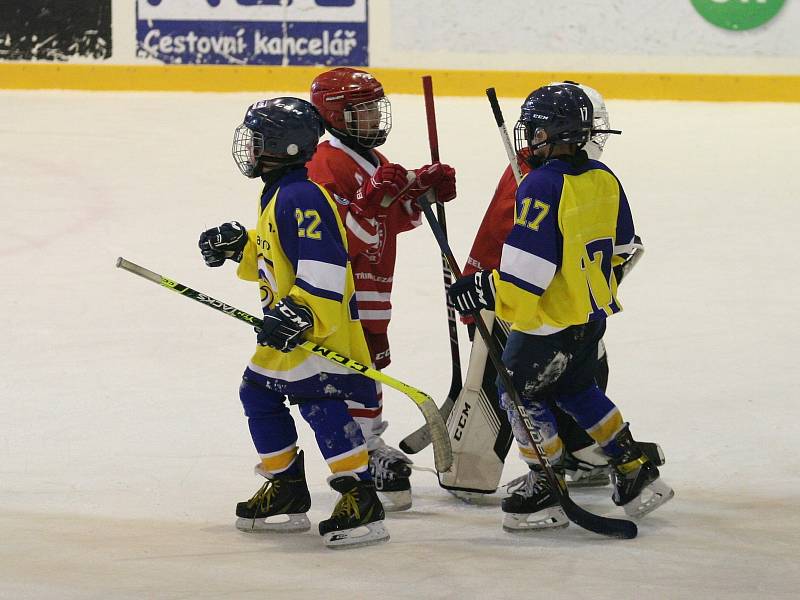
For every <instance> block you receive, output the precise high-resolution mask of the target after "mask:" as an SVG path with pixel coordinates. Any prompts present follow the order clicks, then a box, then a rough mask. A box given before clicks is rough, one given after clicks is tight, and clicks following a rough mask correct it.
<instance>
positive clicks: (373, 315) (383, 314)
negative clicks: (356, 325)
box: [358, 309, 392, 321]
mask: <svg viewBox="0 0 800 600" xmlns="http://www.w3.org/2000/svg"><path fill="white" fill-rule="evenodd" d="M358 318H359V319H360V320H362V321H389V320H390V319H391V318H392V311H391V310H361V309H359V311H358Z"/></svg>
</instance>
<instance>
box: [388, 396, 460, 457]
mask: <svg viewBox="0 0 800 600" xmlns="http://www.w3.org/2000/svg"><path fill="white" fill-rule="evenodd" d="M454 404H455V401H454V400H453V399H452V398H451V397H450V396H448V397H447V398H446V399H445V401H444V402H442V405H441V406H440V407H439V414H440V415H441V416H442V420H443V421H445V422H446V421H447V418H448V417H449V416H450V412H451V411H452V410H453V405H454ZM448 439H449V438H448ZM430 443H431V431H430V429H429V428H428V424H427V423H425V425H423V426H422V427H420V428H419V429H417V430H416V431H412V432H411V433H409V434H408V435H407V436H406V437H404V438H403V439H402V441H401V442H400V450H402V451H403V452H405V453H406V454H416V453H417V452H420V451H422V450H424V449H425V448H427V447H428V444H430Z"/></svg>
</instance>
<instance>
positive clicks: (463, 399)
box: [439, 311, 513, 494]
mask: <svg viewBox="0 0 800 600" xmlns="http://www.w3.org/2000/svg"><path fill="white" fill-rule="evenodd" d="M481 316H482V317H483V320H484V322H485V323H486V326H487V328H488V329H489V330H490V331H491V330H492V325H493V324H494V325H495V327H494V329H495V330H497V331H496V332H495V333H494V335H495V336H496V337H500V339H501V340H502V342H503V344H505V339H506V337H507V330H506V329H505V327H503V326H504V325H505V324H504V323H502V322H501V321H499V320H498V321H495V318H494V313H493V312H489V311H483V312H481ZM487 360H489V352H488V348H487V347H486V344H485V343H484V341H483V338H481V336H480V335H476V336H475V340H474V341H473V343H472V350H471V352H470V355H469V367H468V369H467V375H466V378H465V381H464V387H463V388H462V390H461V393H460V394H459V395H458V398H457V399H456V401H455V404H454V406H453V410H452V411H451V412H450V416H449V417H448V419H447V433H448V434H449V436H450V445H451V446H452V448H453V466H452V467H451V468H450V470H448V471H445V472H443V473H439V484H440V485H441V486H442V487H443V488H445V489H447V490H453V491H463V492H476V493H480V494H491V493H494V492H495V491H497V486H498V484H499V483H500V477H501V476H502V474H503V462H504V460H505V457H506V455H507V454H508V450H509V447H510V446H511V441H512V439H513V436H512V435H511V427H510V426H509V424H508V419H507V417H506V414H505V411H504V410H503V409H502V408H500V406H499V403H498V401H497V391H496V388H495V376H494V369H488V371H489V372H488V373H486V371H487V369H486V363H487ZM485 375H488V377H485ZM487 379H488V381H487ZM487 390H488V393H487Z"/></svg>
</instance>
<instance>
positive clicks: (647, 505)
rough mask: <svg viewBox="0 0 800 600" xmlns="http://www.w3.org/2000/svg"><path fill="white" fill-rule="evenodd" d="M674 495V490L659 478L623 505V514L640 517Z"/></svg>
mask: <svg viewBox="0 0 800 600" xmlns="http://www.w3.org/2000/svg"><path fill="white" fill-rule="evenodd" d="M674 496H675V491H674V490H673V489H672V488H671V487H669V486H668V485H667V484H666V483H664V482H663V481H661V478H659V479H656V480H655V481H653V482H652V483H649V484H648V485H646V486H645V487H644V489H643V490H642V493H641V494H639V495H638V496H637V497H636V498H635V499H633V500H631V501H630V502H628V503H627V504H626V505H625V507H624V508H625V514H626V515H628V516H629V517H633V518H637V519H638V518H641V517H643V516H645V515H646V514H648V513H651V512H653V511H654V510H655V509H657V508H658V507H659V506H661V505H662V504H664V503H665V502H667V501H669V500H671V499H672V498H673V497H674Z"/></svg>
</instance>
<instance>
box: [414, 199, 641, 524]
mask: <svg viewBox="0 0 800 600" xmlns="http://www.w3.org/2000/svg"><path fill="white" fill-rule="evenodd" d="M418 202H419V204H420V206H421V207H422V210H423V212H424V213H425V218H426V219H427V220H428V224H429V225H430V227H431V230H432V231H433V235H434V237H435V238H436V241H437V242H438V244H439V248H440V249H441V251H442V254H443V255H444V256H445V257H446V258H447V262H448V263H449V265H450V269H451V270H452V271H453V274H454V275H455V276H456V277H461V270H460V269H459V267H458V263H457V262H456V259H455V257H454V256H453V251H452V250H451V249H450V245H449V244H448V243H447V239H446V238H445V237H444V234H443V232H442V230H441V228H440V227H439V223H437V221H436V218H435V217H434V216H433V212H432V211H431V207H430V205H429V204H427V203H426V202H425V201H424V199H422V198H420V199H419V200H418ZM475 326H476V328H477V329H478V332H479V333H480V335H481V337H482V338H483V341H484V342H486V346H487V348H488V352H489V358H490V359H491V361H492V363H493V364H494V366H495V369H497V373H498V375H499V376H500V379H501V381H502V382H503V387H504V388H505V391H506V393H507V394H508V397H509V399H510V400H511V403H512V404H513V405H514V409H515V410H516V411H517V414H518V415H519V418H520V420H521V421H522V424H523V425H524V427H523V429H524V430H525V434H526V435H527V437H528V441H529V442H530V444H531V447H532V448H533V450H534V452H535V454H536V458H537V460H538V461H539V464H540V465H541V466H542V470H543V472H544V474H545V477H547V480H548V482H549V483H550V486H551V487H552V489H553V491H554V493H555V494H557V496H558V499H559V503H560V504H561V508H562V509H563V510H564V514H565V515H566V516H567V518H568V519H569V520H570V521H572V522H573V523H575V524H576V525H578V526H580V527H583V528H584V529H587V530H589V531H593V532H595V533H598V534H601V535H606V536H609V537H617V538H623V539H631V538H634V537H636V535H637V532H638V530H637V527H636V524H635V523H633V522H632V521H628V520H625V519H613V518H609V517H601V516H600V515H595V514H593V513H590V512H589V511H587V510H585V509H583V508H581V507H580V506H578V505H577V504H575V503H574V502H573V501H572V499H571V498H570V497H569V492H568V491H567V488H566V485H562V484H561V482H560V481H559V479H558V477H557V476H556V474H555V471H554V470H553V466H552V465H551V464H550V461H549V460H548V458H547V454H546V453H545V451H544V449H543V447H542V436H541V434H540V433H539V430H538V428H537V427H536V426H535V425H534V423H533V421H532V420H531V418H530V416H529V415H528V411H527V410H526V409H525V406H524V404H523V403H522V400H521V399H520V397H519V394H518V393H517V390H516V388H515V387H514V381H513V379H512V378H511V374H510V373H509V372H508V369H506V367H505V365H504V364H503V360H502V358H501V350H500V347H499V344H498V343H497V340H495V339H494V337H492V335H491V333H490V332H489V329H488V328H487V327H486V323H485V322H484V321H483V317H481V315H480V314H476V315H475Z"/></svg>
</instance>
